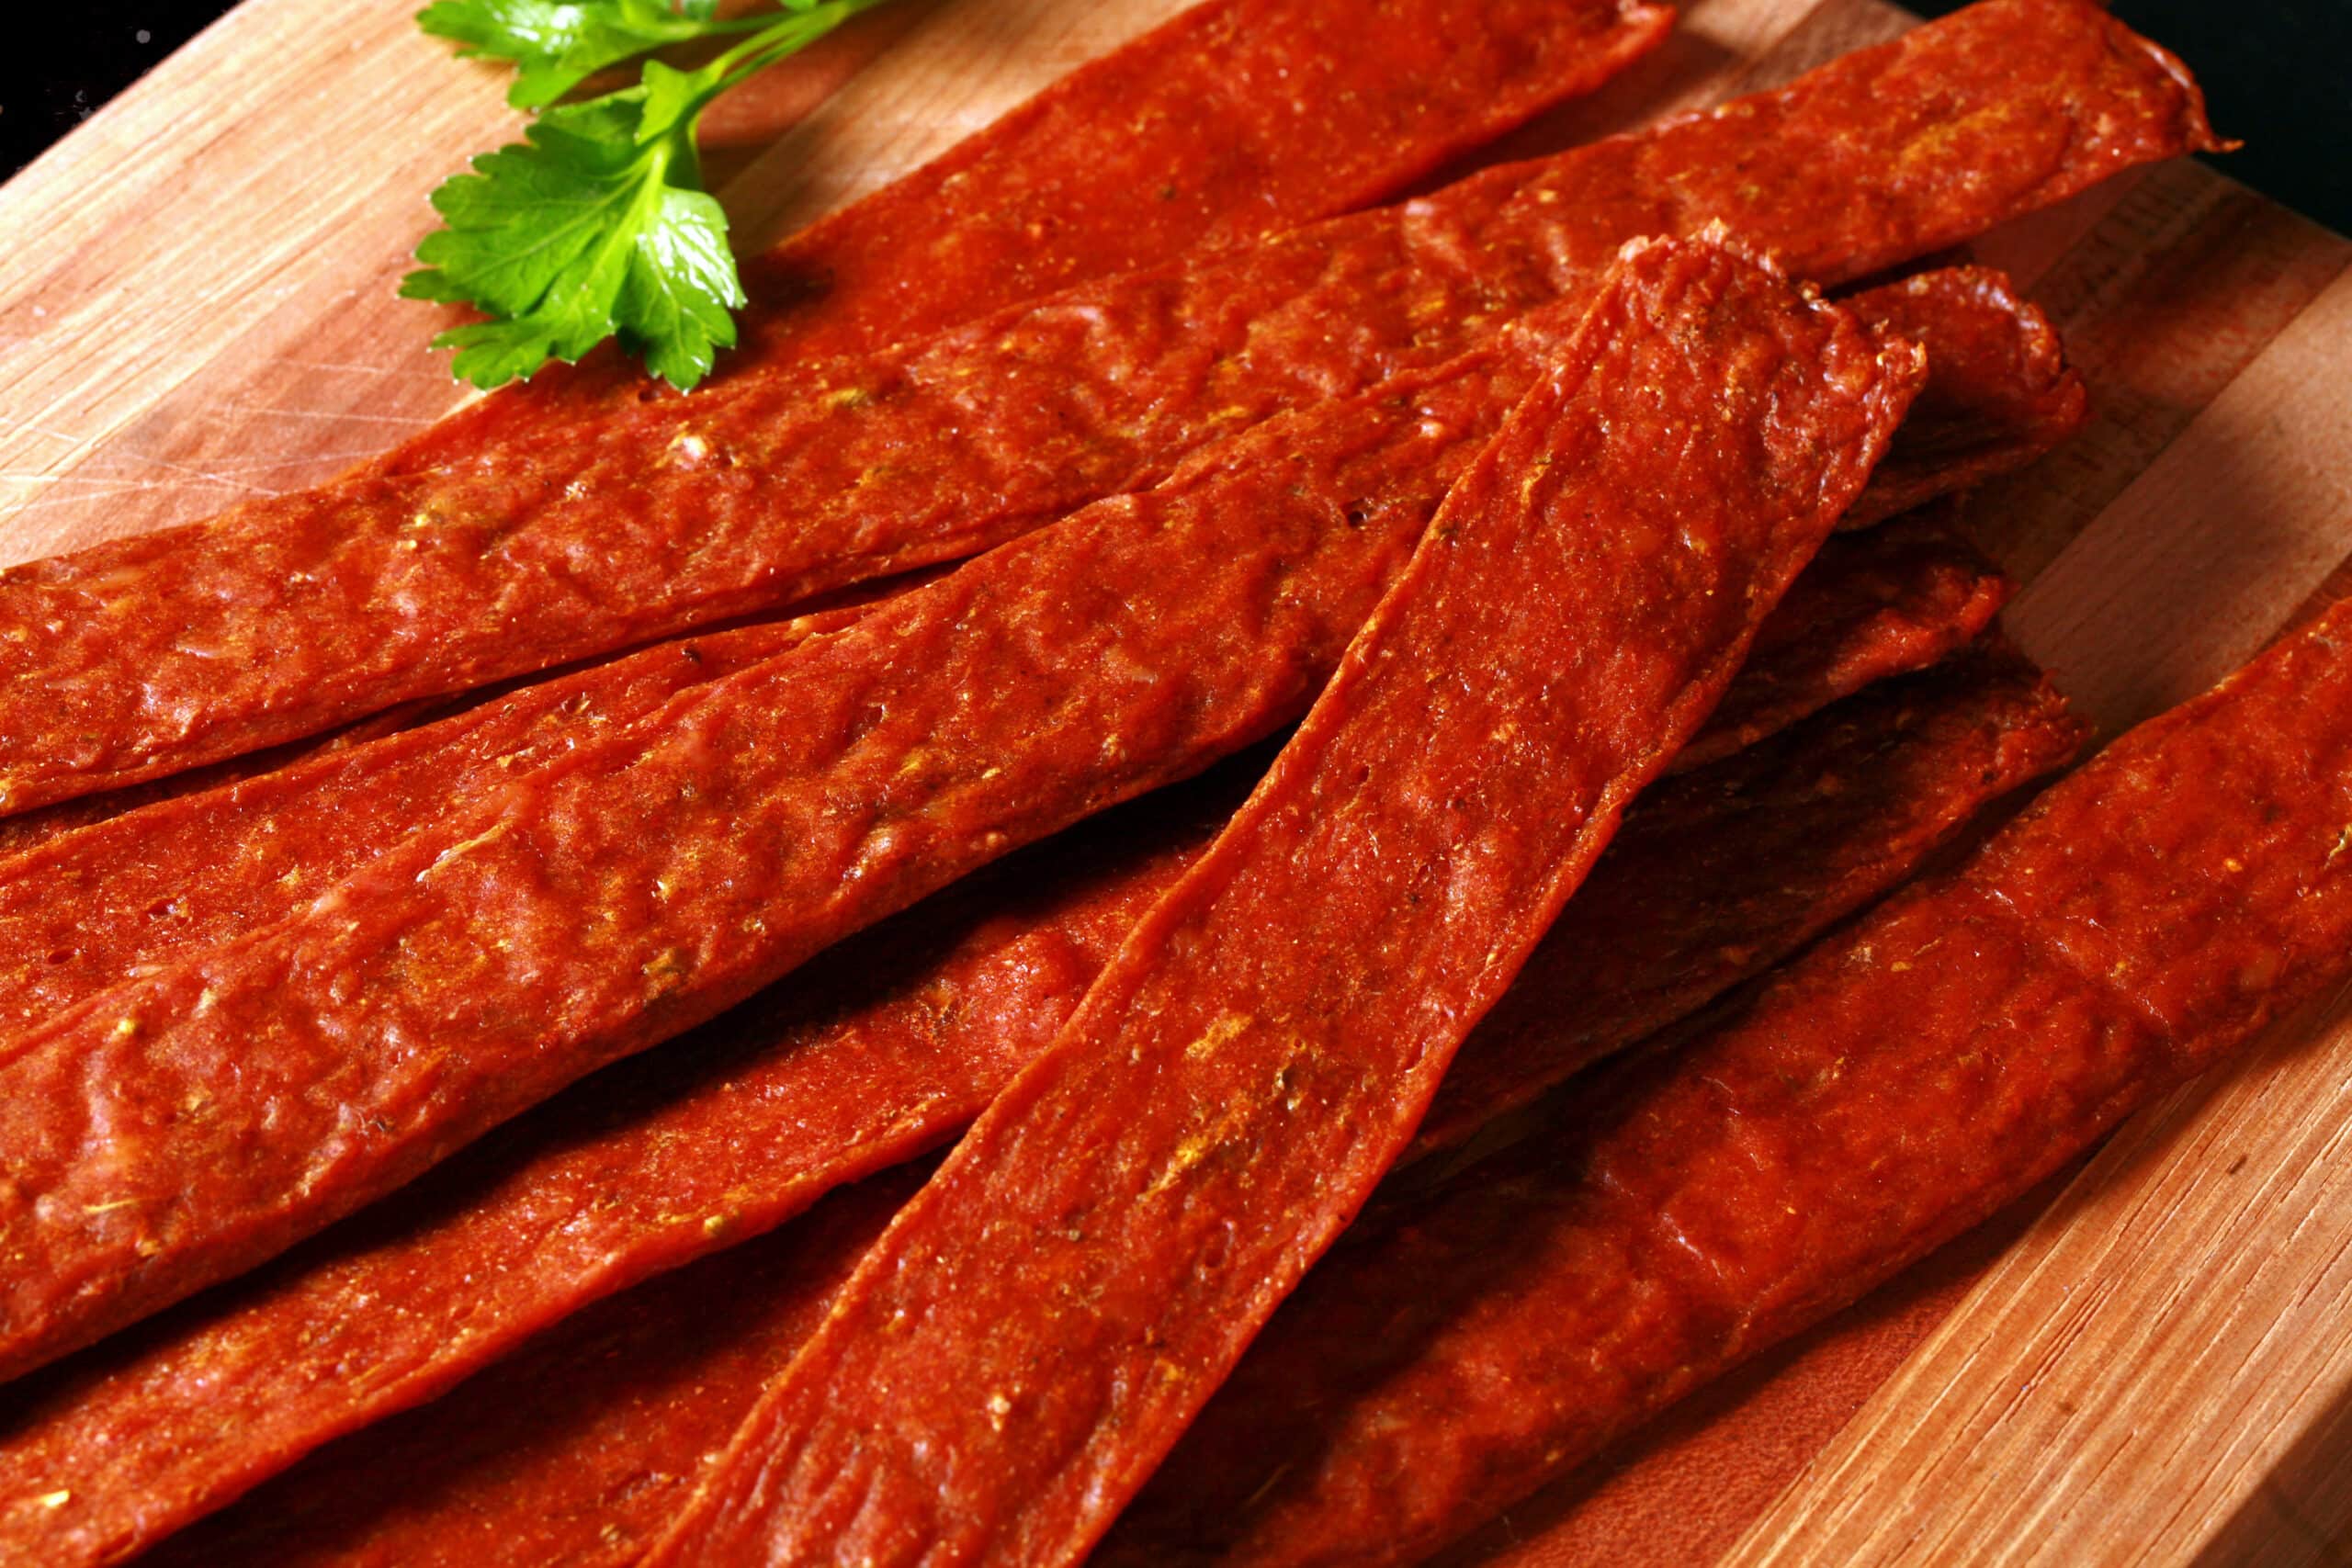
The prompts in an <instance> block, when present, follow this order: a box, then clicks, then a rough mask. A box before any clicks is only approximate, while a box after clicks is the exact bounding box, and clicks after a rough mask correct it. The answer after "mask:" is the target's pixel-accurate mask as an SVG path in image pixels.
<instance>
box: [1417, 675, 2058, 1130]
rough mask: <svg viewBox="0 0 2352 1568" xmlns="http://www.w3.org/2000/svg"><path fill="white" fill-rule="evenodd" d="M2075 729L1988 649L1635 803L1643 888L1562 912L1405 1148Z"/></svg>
mask: <svg viewBox="0 0 2352 1568" xmlns="http://www.w3.org/2000/svg"><path fill="white" fill-rule="evenodd" d="M2085 735H2086V727H2084V726H2082V725H2081V724H2079V723H2077V722H2075V721H2074V720H2071V719H2069V718H2067V717H2066V716H2065V714H2064V703H2063V702H2062V701H2061V700H2060V699H2059V697H2058V694H2056V693H2055V692H2054V691H2052V689H2051V688H2050V686H2049V683H2048V682H2046V681H2044V680H2043V679H2042V678H2041V671H2038V670H2036V669H2035V668H2034V667H2033V666H2032V665H2031V664H2030V663H2029V662H2027V661H2026V660H2023V659H2021V658H2020V657H2019V656H2018V655H2017V654H2016V653H2015V652H2014V651H2013V650H2010V649H2007V648H2006V647H2004V646H2001V645H1999V644H1998V643H1997V642H1994V643H1989V644H1986V645H1980V646H1979V647H1977V648H1973V649H1970V650H1968V651H1967V652H1965V653H1963V654H1962V655H1961V656H1960V657H1958V658H1956V659H1954V660H1951V661H1949V662H1948V663H1946V664H1943V665H1939V666H1938V667H1937V668H1936V669H1934V670H1931V671H1924V672H1922V673H1920V674H1918V675H1915V676H1912V677H1910V678H1908V679H1906V680H1903V681H1895V682H1887V683H1885V684H1884V685H1883V686H1879V687H1874V688H1872V689H1871V691H1870V692H1867V693H1864V694H1862V695H1860V696H1859V697H1856V698H1854V699H1852V700H1851V701H1849V702H1848V703H1844V704H1841V705H1838V707H1836V708H1833V709H1831V710H1830V711H1829V712H1828V713H1826V714H1824V715H1821V716H1819V717H1818V718H1817V719H1815V721H1814V723H1813V724H1811V725H1809V726H1807V727H1805V728H1799V729H1796V730H1792V731H1790V732H1788V733H1786V734H1784V735H1781V736H1778V737H1775V738H1774V739H1771V740H1768V741H1766V742H1765V743H1763V744H1762V745H1760V746H1757V747H1753V748H1751V749H1749V750H1747V751H1743V752H1741V753H1739V754H1738V755H1736V756H1734V757H1732V758H1729V759H1727V760H1726V761H1722V762H1718V763H1716V764H1715V765H1714V766H1713V767H1711V768H1706V769H1702V770H1700V771H1699V772H1697V773H1692V774H1691V775H1688V781H1687V782H1688V783H1689V784H1691V785H1695V786H1697V787H1688V788H1686V787H1667V788H1660V789H1657V790H1653V791H1652V792H1651V793H1650V794H1649V795H1646V796H1645V797H1644V799H1643V808H1642V809H1641V810H1639V811H1638V812H1636V813H1635V814H1634V816H1632V817H1629V818H1628V819H1627V825H1626V831H1627V832H1628V833H1634V832H1636V831H1638V833H1639V837H1638V838H1636V839H1635V840H1634V844H1633V846H1631V847H1632V848H1633V849H1634V851H1635V853H1634V855H1632V856H1628V857H1626V858H1628V859H1632V860H1634V861H1635V862H1636V863H1638V864H1639V865H1640V867H1641V874H1642V880H1641V881H1640V882H1638V883H1634V882H1631V881H1629V882H1627V883H1625V884H1624V885H1623V886H1617V885H1611V886H1610V887H1609V888H1608V889H1607V891H1608V892H1609V893H1610V895H1611V897H1607V898H1605V899H1594V900H1589V901H1588V900H1587V899H1586V898H1584V897H1581V896H1579V897H1577V898H1576V899H1575V900H1574V901H1572V902H1571V903H1570V904H1569V905H1568V907H1567V908H1566V910H1565V911H1564V912H1563V913H1562V915H1561V917H1560V919H1559V920H1558V921H1557V923H1555V925H1554V926H1553V928H1552V933H1551V935H1550V936H1548V937H1547V938H1545V939H1544V950H1543V951H1544V953H1546V954H1547V955H1549V961H1548V962H1546V963H1544V964H1540V965H1539V964H1530V965H1529V967H1528V969H1527V972H1526V973H1525V974H1523V975H1521V977H1520V982H1519V984H1517V985H1516V986H1514V987H1511V989H1510V991H1509V992H1507V993H1505V995H1504V997H1503V999H1502V1000H1501V1001H1500V1002H1498V1003H1497V1004H1496V1006H1495V1010H1493V1011H1492V1012H1490V1013H1488V1014H1487V1017H1486V1019H1485V1020H1484V1021H1482V1022H1481V1023H1480V1024H1479V1025H1478V1029H1477V1032H1476V1033H1474V1034H1473V1035H1472V1036H1471V1037H1470V1042H1469V1043H1468V1044H1467V1045H1465V1046H1464V1048H1463V1052H1462V1055H1461V1057H1460V1059H1459V1060H1457V1061H1456V1062H1455V1063H1454V1065H1453V1071H1452V1072H1450V1073H1448V1074H1447V1075H1446V1080H1445V1082H1444V1084H1443V1085H1442V1086H1441V1087H1440V1088H1439V1089H1438V1092H1437V1099H1436V1100H1435V1101H1434V1102H1433V1103H1432V1104H1431V1105H1430V1113H1429V1115H1428V1117H1427V1118H1426V1119H1424V1120H1423V1122H1422V1123H1421V1127H1420V1131H1419V1134H1416V1136H1415V1139H1414V1146H1415V1151H1416V1152H1417V1153H1428V1152H1430V1151H1432V1150H1436V1149H1440V1148H1443V1147H1446V1146H1448V1145H1454V1144H1458V1143H1460V1142H1462V1141H1463V1140H1464V1139H1465V1138H1467V1137H1468V1136H1469V1135H1470V1134H1473V1133H1475V1132H1476V1131H1477V1130H1478V1129H1479V1128H1480V1127H1481V1126H1484V1125H1486V1124H1487V1122H1491V1121H1493V1120H1494V1119H1495V1118H1496V1117H1498V1116H1500V1115H1502V1114H1503V1113H1505V1112H1506V1111H1513V1110H1516V1109H1518V1108H1519V1107H1521V1106H1522V1105H1525V1104H1527V1103H1528V1102H1529V1101H1531V1100H1534V1099H1535V1098H1536V1097H1537V1096H1538V1095H1540V1094H1541V1093H1542V1092H1543V1091H1544V1090H1545V1089H1549V1088H1551V1087H1552V1086H1553V1085H1555V1084H1557V1083H1559V1082H1560V1081H1562V1080H1563V1079H1565V1078H1566V1077H1568V1076H1569V1075H1570V1074H1572V1073H1575V1072H1577V1070H1579V1069H1581V1068H1583V1067H1585V1066H1588V1065H1589V1064H1590V1063H1592V1062H1594V1061H1597V1060H1599V1059H1600V1057H1602V1056H1605V1055H1610V1054H1611V1053H1613V1052H1615V1051H1617V1050H1620V1049H1622V1048H1623V1046H1624V1045H1625V1044H1626V1043H1629V1042H1631V1041H1634V1040H1639V1039H1641V1038H1643V1037H1645V1036H1646V1035H1648V1034H1651V1033H1654V1032H1657V1031H1658V1030H1661V1029H1664V1028H1666V1027H1667V1026H1668V1024H1670V1023H1672V1022H1673V1021H1676V1020H1677V1019H1679V1018H1682V1017H1684V1016H1686V1015H1687V1014H1690V1013H1691V1012H1694V1011H1696V1010H1698V1009H1699V1008H1701V1007H1702V1006H1704V1005H1705V1004H1706V1003H1707V1002H1709V1001H1711V1000H1713V998H1716V997H1718V996H1720V995H1722V994H1723V993H1724V992H1725V991H1727V990H1729V989H1731V987H1734V986H1736V985H1737V984H1738V983H1740V982H1741V981H1743V980H1746V979H1747V978H1749V977H1750V976H1754V975H1757V974H1758V973H1760V972H1761V970H1762V968H1763V967H1764V966H1765V965H1768V964H1777V963H1778V962H1780V961H1781V959H1783V958H1785V957H1787V956H1788V955H1789V954H1790V953H1793V952H1795V951H1796V950H1797V949H1798V948H1799V947H1801V946H1803V945H1804V943H1806V942H1810V941H1812V940H1813V939H1814V938H1815V936H1818V935H1819V934H1820V933H1821V932H1822V931H1824V930H1826V928H1827V927H1828V926H1829V925H1830V924H1831V923H1832V922H1834V921H1836V920H1838V919H1843V918H1844V917H1845V916H1846V915H1848V914H1850V913H1851V912H1853V911H1854V910H1856V909H1858V908H1861V907H1862V906H1863V905H1865V904H1867V903H1868V902H1870V901H1871V899H1872V898H1873V897H1876V896H1877V895H1878V894H1879V893H1881V892H1883V891H1884V890H1885V889H1887V888H1888V887H1891V886H1894V884H1895V883H1897V882H1899V881H1900V880H1902V877H1903V876H1904V874H1905V873H1906V872H1907V871H1908V870H1909V868H1911V867H1914V866H1916V865H1917V864H1918V863H1919V862H1920V861H1921V860H1922V859H1923V858H1925V856H1926V855H1927V854H1928V852H1929V851H1930V850H1931V849H1933V848H1934V847H1935V846H1937V845H1939V844H1941V843H1943V842H1945V841H1946V840H1949V839H1950V837H1951V834H1952V833H1953V832H1954V831H1955V830H1956V829H1958V828H1959V826H1960V825H1961V823H1962V821H1964V820H1965V818H1966V817H1967V816H1968V815H1973V812H1974V810H1975V808H1976V807H1979V806H1982V805H1983V804H1985V802H1986V801H1987V800H1989V799H1991V798H1993V797H1994V796H1995V795H2000V794H2005V793H2007V790H2008V789H2009V788H2011V787H2013V786H2014V785H2015V784H2017V783H2018V782H2020V781H2022V780H2025V779H2029V778H2038V777H2040V776H2041V775H2042V774H2044V773H2050V772H2052V770H2054V769H2056V768H2059V767H2061V766H2063V765H2064V763H2065V762H2066V761H2068V760H2069V759H2070V758H2071V757H2072V756H2073V755H2074V752H2075V748H2076V747H2077V746H2079V745H2080V744H2081V743H2082V741H2083V739H2084V738H2085ZM1873 738H1876V739H1875V742H1873ZM1873 743H1875V744H1876V745H1877V746H1878V747H1879V748H1880V750H1876V751H1872V750H1870V747H1871V745H1872V744H1873ZM1825 753H1826V755H1825ZM1827 755H1835V756H1837V757H1838V758H1839V759H1840V761H1839V762H1838V763H1837V764H1831V763H1829V762H1828V761H1827ZM1972 764H1973V765H1974V766H1975V767H1976V768H1977V770H1978V778H1977V781H1976V787H1975V788H1974V789H1973V790H1970V791H1968V792H1967V793H1966V794H1965V795H1964V797H1961V798H1957V799H1956V798H1948V797H1946V796H1944V795H1939V793H1938V792H1939V790H1954V791H1956V790H1961V789H1962V787H1963V786H1962V781H1961V780H1960V779H1958V778H1957V777H1954V776H1952V775H1957V774H1960V773H1962V771H1963V770H1965V769H1966V768H1967V767H1969V766H1970V765H1972ZM1710 791H1712V792H1714V793H1713V794H1712V795H1711V794H1709V793H1708V792H1710ZM1914 802H1926V803H1928V805H1927V806H1926V807H1914V806H1913V804H1912V803H1914ZM1735 814H1736V825H1735V822H1734V817H1735ZM1798 865H1803V866H1804V867H1805V870H1804V874H1802V875H1792V874H1791V869H1792V867H1795V866H1798Z"/></svg>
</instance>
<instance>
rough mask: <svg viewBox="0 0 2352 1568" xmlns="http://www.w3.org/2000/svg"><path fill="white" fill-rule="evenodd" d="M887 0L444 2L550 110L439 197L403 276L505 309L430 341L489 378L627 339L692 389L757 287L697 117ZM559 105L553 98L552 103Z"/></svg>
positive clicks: (440, 23) (669, 377) (470, 38)
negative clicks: (709, 52) (704, 152)
mask: <svg viewBox="0 0 2352 1568" xmlns="http://www.w3.org/2000/svg"><path fill="white" fill-rule="evenodd" d="M881 3H882V0H781V4H782V6H783V9H782V10H781V11H780V12H778V11H763V12H757V13H754V14H753V15H752V16H749V17H733V18H725V17H719V16H718V14H717V6H718V0H679V4H677V5H675V6H673V5H672V4H671V0H436V4H435V5H433V6H428V7H426V8H425V9H424V11H422V12H420V13H419V14H418V16H417V23H418V25H419V26H420V27H422V28H424V30H425V31H427V32H429V33H434V34H437V35H439V36H440V37H443V38H448V39H456V40H457V41H458V44H459V45H460V46H461V47H460V48H459V51H458V52H459V53H461V54H469V55H483V56H488V57H490V58H492V59H497V60H504V61H510V62H513V63H514V64H515V65H516V66H517V67H519V68H520V69H519V73H518V74H517V75H516V77H515V85H514V87H513V88H512V90H511V91H510V92H509V93H508V95H507V96H508V99H509V101H510V102H513V103H515V104H516V105H517V106H520V107H532V108H538V109H539V111H540V112H539V114H538V117H537V118H536V119H535V120H533V122H532V123H531V125H530V127H529V129H528V130H526V132H525V133H524V134H525V135H526V138H527V140H526V141H520V142H515V143H512V144H510V145H508V146H505V147H502V148H500V149H499V150H498V151H496V152H485V153H483V154H482V155H481V157H478V158H476V159H474V160H473V173H471V174H464V175H453V176H451V177H450V178H449V179H447V180H446V181H444V182H443V183H442V185H441V187H440V188H439V189H438V190H435V192H434V193H433V206H434V209H435V210H436V211H437V212H439V213H440V214H441V219H442V221H443V224H444V225H445V226H444V227H443V228H440V229H437V230H435V231H434V232H432V233H430V234H428V235H426V236H425V237H424V242H423V243H421V244H419V245H418V246H417V248H416V259H417V260H418V261H420V262H423V263H424V264H425V265H424V267H422V268H421V269H419V270H418V271H415V272H413V273H411V274H409V275H408V276H407V277H405V278H404V279H402V280H401V293H402V294H403V295H405V296H407V297H408V298H410V299H437V300H442V301H446V302H452V303H461V304H469V305H473V306H475V307H477V308H478V309H480V310H482V311H483V312H484V313H486V314H487V315H489V316H490V317H491V318H492V319H491V320H489V321H480V322H476V323H473V324H471V325H469V326H462V327H457V328H453V329H451V330H450V331H448V332H445V333H441V334H440V335H439V336H438V337H436V338H435V339H434V340H433V344H434V346H435V348H454V349H456V350H457V351H458V355H457V358H456V359H455V361H453V362H452V365H451V369H452V370H454V371H455V372H456V373H457V374H458V376H459V377H461V378H464V379H466V380H469V381H471V382H472V383H473V384H474V385H475V386H477V387H484V388H488V387H496V386H500V385H503V383H505V382H507V381H511V380H513V379H515V378H517V377H526V376H529V375H531V374H532V373H533V372H534V371H536V370H537V369H538V368H539V367H542V366H544V365H545V364H546V363H547V362H548V360H549V359H561V360H566V361H571V360H576V359H578V358H579V357H580V356H581V355H583V354H585V353H587V352H588V351H589V350H590V349H592V348H594V346H595V345H596V344H599V343H602V342H603V341H604V340H605V338H608V337H613V336H616V335H617V336H618V337H619V338H620V339H621V342H622V344H623V345H624V346H626V347H628V348H629V349H631V350H632V351H634V352H636V353H638V354H639V355H642V356H643V358H644V360H645V363H646V367H647V368H649V369H650V370H651V371H652V372H653V373H654V374H655V375H657V376H660V377H661V378H662V379H663V380H665V381H668V382H669V383H670V384H671V385H672V386H673V387H676V388H677V389H680V390H681V391H684V390H685V389H688V388H690V387H692V386H694V384H695V382H697V381H699V380H701V379H702V378H704V377H705V376H707V375H708V374H709V373H710V367H711V362H712V360H713V358H714V356H715V355H716V354H717V352H718V350H719V349H721V348H726V347H729V346H732V345H733V344H734V342H735V318H734V314H733V312H734V310H736V308H737V307H739V306H741V304H742V303H743V285H742V281H741V278H740V277H739V276H737V274H736V270H735V258H734V255H733V254H732V253H730V252H729V249H728V246H727V215H726V213H725V212H723V211H722V210H721V209H719V205H718V202H717V201H716V200H714V199H712V197H710V196H709V195H708V194H707V192H705V191H704V189H703V187H702V160H701V157H700V155H699V154H698V152H696V150H695V124H696V122H697V121H699V120H700V119H701V118H702V111H703V110H704V109H705V108H706V107H708V106H709V104H710V102H711V100H712V99H714V98H716V97H718V96H719V95H720V94H721V93H724V92H725V91H727V89H729V87H732V86H734V85H736V84H737V83H739V82H741V81H743V80H744V79H745V78H747V77H749V76H752V75H753V74H755V73H758V72H760V71H762V70H764V69H765V68H766V67H768V66H770V65H772V64H774V63H775V62H777V61H779V60H781V59H783V58H784V57H785V56H786V55H788V54H791V53H793V52H795V51H798V50H801V49H804V48H806V47H807V46H808V45H809V44H810V43H812V42H814V41H815V40H817V39H820V38H822V37H823V36H824V35H825V34H827V33H829V32H831V31H832V30H833V29H834V28H837V27H839V26H840V25H841V24H842V23H843V22H845V21H847V20H848V19H849V18H850V17H854V16H855V15H856V14H857V13H859V12H860V11H866V10H871V9H872V8H873V7H874V6H877V5H880V4H881ZM736 34H742V35H745V36H744V37H743V38H742V39H741V42H739V43H736V44H734V45H732V46H731V47H729V49H727V50H726V51H724V52H722V53H720V54H719V55H718V56H717V57H716V58H715V59H713V60H712V61H710V62H709V63H708V64H706V65H704V66H701V67H700V68H698V69H696V70H693V71H681V70H677V69H675V68H673V67H672V66H669V65H665V64H663V63H662V62H661V61H659V60H647V61H646V62H645V63H644V68H643V72H642V74H641V76H640V78H639V82H638V84H637V85H635V86H632V87H624V88H622V89H621V90H619V91H618V92H613V93H606V94H604V95H603V96H598V97H592V98H583V99H580V100H578V101H575V102H571V103H557V102H556V100H557V99H559V98H560V97H562V96H564V95H565V94H567V93H569V92H571V90H572V89H573V88H575V87H577V86H579V85H580V84H581V83H582V82H584V81H585V80H587V79H588V78H589V77H590V76H593V75H594V74H595V73H598V72H600V71H603V70H605V69H607V68H609V67H611V66H614V65H617V64H621V63H624V62H628V61H629V60H633V59H636V58H637V57H639V55H642V54H645V53H646V52H648V51H651V50H655V49H660V48H664V47H666V46H668V45H671V44H674V43H680V42H685V41H689V40H692V39H705V38H716V37H725V36H733V35H736ZM545 106H552V107H545Z"/></svg>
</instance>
